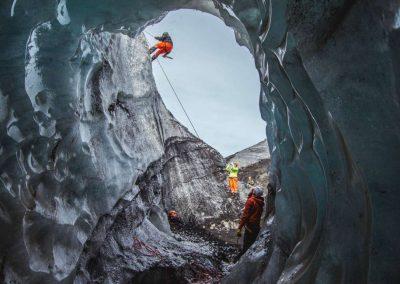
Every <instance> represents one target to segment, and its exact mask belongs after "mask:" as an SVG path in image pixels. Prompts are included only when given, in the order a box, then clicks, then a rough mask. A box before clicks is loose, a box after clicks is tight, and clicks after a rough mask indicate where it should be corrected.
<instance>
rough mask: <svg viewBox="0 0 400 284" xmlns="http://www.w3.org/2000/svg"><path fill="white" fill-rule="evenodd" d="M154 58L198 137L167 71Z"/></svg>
mask: <svg viewBox="0 0 400 284" xmlns="http://www.w3.org/2000/svg"><path fill="white" fill-rule="evenodd" d="M143 32H145V33H147V34H148V35H150V36H152V37H154V36H153V35H152V34H151V33H149V32H147V31H143ZM156 60H157V63H158V65H159V66H160V68H161V70H162V72H163V73H164V76H165V78H166V79H167V81H168V84H169V86H170V87H171V89H172V92H173V93H174V95H175V97H176V99H177V100H178V102H179V104H180V106H181V108H182V110H183V112H184V113H185V116H186V118H187V120H188V121H189V123H190V125H191V126H192V128H193V130H194V132H195V133H196V136H197V138H199V139H200V135H199V133H198V132H197V130H196V127H194V124H193V122H192V120H191V119H190V117H189V114H188V113H187V112H186V109H185V107H184V106H183V103H182V101H181V100H180V99H179V96H178V94H177V93H176V91H175V88H174V86H172V83H171V81H170V80H169V78H168V75H167V73H166V72H165V70H164V68H163V66H162V65H161V62H160V61H159V60H158V58H157V59H156Z"/></svg>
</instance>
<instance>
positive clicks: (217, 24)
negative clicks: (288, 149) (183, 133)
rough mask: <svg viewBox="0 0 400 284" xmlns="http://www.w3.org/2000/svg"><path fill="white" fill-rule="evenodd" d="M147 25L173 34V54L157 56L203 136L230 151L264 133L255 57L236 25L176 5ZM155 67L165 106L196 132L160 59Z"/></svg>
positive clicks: (223, 151) (154, 30)
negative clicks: (243, 44)
mask: <svg viewBox="0 0 400 284" xmlns="http://www.w3.org/2000/svg"><path fill="white" fill-rule="evenodd" d="M145 31H146V32H148V33H150V34H152V35H161V34H162V33H163V32H164V31H167V32H169V34H170V36H171V37H172V40H173V42H174V49H173V51H172V52H171V53H170V56H171V57H172V58H173V59H172V60H171V59H166V58H162V57H160V59H159V60H160V63H161V64H162V66H163V68H164V70H165V71H166V73H167V75H168V77H169V79H170V81H171V83H172V85H173V87H174V88H175V90H176V92H177V94H178V96H179V98H180V100H181V101H182V103H183V105H184V107H185V109H186V111H187V113H188V114H189V117H190V118H191V120H192V122H193V124H194V126H195V128H196V130H197V132H198V133H199V135H200V138H201V139H202V140H204V141H205V142H206V143H208V144H209V145H211V146H212V147H214V148H215V149H217V150H218V151H219V152H220V153H221V154H222V155H223V156H228V155H230V154H233V153H235V152H238V151H240V150H242V149H244V148H247V147H249V146H252V145H254V144H256V143H258V142H260V141H261V140H263V139H265V122H264V121H263V120H262V119H261V116H260V111H259V106H258V101H259V93H260V82H259V77H258V73H257V70H256V68H255V65H254V64H255V63H254V59H253V57H252V55H251V54H250V52H249V51H248V49H247V48H245V47H241V46H239V45H238V44H237V43H236V40H235V36H234V32H233V30H232V29H230V28H229V27H227V26H225V24H224V23H223V21H222V20H220V19H219V18H217V17H215V16H212V15H210V14H207V13H203V12H200V11H195V10H178V11H173V12H170V13H168V14H167V16H166V17H165V18H164V19H163V20H162V21H161V22H159V23H157V24H155V25H152V26H149V27H147V28H146V30H145ZM146 37H147V40H148V42H149V44H150V45H153V44H154V43H156V41H155V40H154V39H153V38H152V37H151V36H150V35H149V34H146ZM153 73H154V77H155V80H156V84H157V88H158V91H159V93H160V94H161V97H162V98H163V101H164V102H165V104H166V106H167V108H168V109H169V110H170V111H171V113H172V114H173V115H174V116H175V118H176V119H177V120H178V121H180V122H181V123H182V124H184V125H185V126H186V127H187V128H188V129H189V130H190V131H191V132H192V133H193V130H192V128H191V126H190V124H189V122H188V120H187V118H186V117H185V114H184V112H183V110H182V109H181V107H180V105H179V103H178V101H177V99H176V98H175V96H174V94H173V92H172V90H171V87H170V86H169V84H168V81H167V79H166V78H165V76H164V74H163V73H162V70H161V69H160V67H159V65H158V64H157V62H156V61H154V62H153Z"/></svg>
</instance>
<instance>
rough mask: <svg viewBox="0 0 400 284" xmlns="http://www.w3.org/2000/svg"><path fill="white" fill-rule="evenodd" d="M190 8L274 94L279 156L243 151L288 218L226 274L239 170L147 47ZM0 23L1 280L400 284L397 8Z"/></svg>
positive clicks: (97, 7)
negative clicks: (230, 181)
mask: <svg viewBox="0 0 400 284" xmlns="http://www.w3.org/2000/svg"><path fill="white" fill-rule="evenodd" d="M179 9H194V10H198V11H202V12H205V13H209V14H211V15H213V16H215V17H218V18H220V19H221V20H222V21H223V22H224V23H225V25H226V26H228V27H229V28H231V29H233V30H234V32H235V38H236V42H237V44H239V45H241V46H244V47H246V48H248V50H249V52H251V54H252V55H253V57H254V62H255V66H256V68H257V71H258V75H259V80H260V84H261V90H260V95H259V111H260V113H261V116H262V118H263V120H264V121H265V126H266V127H265V137H266V139H267V144H268V149H267V148H266V147H264V146H265V144H264V146H263V145H256V146H254V147H252V148H251V149H247V150H245V151H247V152H245V154H246V155H251V154H254V153H264V152H265V153H266V152H268V153H269V155H270V159H269V160H268V161H264V160H263V161H261V162H262V163H261V162H260V164H258V167H257V169H252V170H253V171H257V174H258V175H259V176H260V178H263V179H268V180H269V182H270V183H271V184H273V185H274V187H275V188H276V196H275V198H274V200H273V204H272V205H271V204H267V205H268V206H273V207H274V210H273V214H270V215H268V216H267V218H265V219H264V220H263V223H262V227H261V231H260V233H259V235H258V238H257V240H256V241H255V243H254V244H253V245H252V246H251V247H250V249H249V250H248V251H247V252H246V253H245V254H244V255H242V256H241V257H240V259H238V260H237V261H236V262H234V263H231V264H230V265H228V266H227V265H225V264H224V263H225V261H226V259H227V258H229V255H230V254H231V252H232V251H234V250H235V249H236V247H235V244H232V243H229V241H230V240H228V239H227V236H228V235H229V232H228V231H229V230H230V229H229V226H225V225H223V224H225V223H226V222H227V223H229V222H233V220H232V216H234V215H235V214H236V213H234V212H236V211H237V208H238V207H240V206H241V205H240V204H238V203H240V202H241V199H239V200H237V199H236V200H232V199H231V198H229V196H228V193H227V192H226V191H225V190H224V189H223V188H221V187H223V180H224V178H225V177H224V168H223V167H224V165H225V163H226V159H225V158H224V157H223V156H222V155H221V154H220V153H219V152H218V151H216V150H215V149H213V148H212V147H210V146H209V145H208V144H206V143H205V142H204V141H202V140H201V139H198V138H197V137H196V136H195V135H193V134H192V133H191V132H190V131H188V129H187V128H186V127H184V126H183V125H182V124H181V123H179V121H177V120H176V119H175V118H174V116H173V115H172V114H171V113H170V111H169V110H168V109H167V108H166V107H165V105H164V103H163V101H162V99H161V96H160V94H159V92H158V90H157V88H156V85H155V82H154V77H153V73H152V64H151V61H150V58H149V56H148V44H147V42H146V40H145V36H144V34H143V31H144V30H145V29H146V27H148V26H149V25H152V24H154V23H157V22H159V21H161V20H162V19H163V18H164V17H165V16H166V15H167V14H168V13H169V12H171V11H175V10H179ZM0 11H1V18H0V51H1V52H0V127H1V129H2V130H1V142H0V224H1V228H2V229H1V232H2V233H1V236H0V281H1V282H2V283H400V270H399V266H400V245H399V243H398V242H399V240H400V228H399V225H400V206H399V204H400V190H399V185H400V174H399V172H400V131H399V127H400V125H399V122H400V106H399V99H400V95H399V94H400V81H399V78H398V75H399V74H400V73H399V72H400V54H399V48H400V30H399V27H400V24H399V23H400V3H399V2H398V1H395V0H366V1H352V0H347V1H344V0H321V1H311V0H236V1H235V0H197V1H196V0H191V1H189V0H162V1H161V0H118V1H110V0H86V1H77V0H56V1H55V0H4V1H2V3H1V4H0ZM211 32H212V31H211ZM396 50H397V51H396ZM194 165H195V166H194ZM396 188H397V189H396ZM200 189H201V190H200ZM396 190H399V192H397V191H396ZM244 198H245V197H244ZM169 208H174V209H176V210H177V211H178V212H179V213H180V214H182V216H184V217H183V218H182V219H183V220H182V222H183V224H186V225H184V226H182V228H179V230H180V231H179V232H178V233H177V232H176V231H174V230H176V228H175V229H174V228H173V227H172V226H171V225H170V223H169V220H168V215H167V210H168V209H169ZM271 212H272V211H271ZM183 213H184V214H183ZM227 228H228V229H227Z"/></svg>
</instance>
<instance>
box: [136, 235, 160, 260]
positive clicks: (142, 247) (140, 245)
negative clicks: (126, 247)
mask: <svg viewBox="0 0 400 284" xmlns="http://www.w3.org/2000/svg"><path fill="white" fill-rule="evenodd" d="M132 248H133V249H134V250H136V251H138V252H140V253H141V254H142V255H144V256H148V257H153V256H156V257H158V258H160V259H161V260H163V259H164V257H163V256H162V255H161V253H160V251H159V250H158V249H156V248H154V247H151V246H149V245H148V244H146V243H145V242H143V241H141V240H140V239H138V238H137V237H133V244H132ZM144 251H147V252H148V253H146V252H144Z"/></svg>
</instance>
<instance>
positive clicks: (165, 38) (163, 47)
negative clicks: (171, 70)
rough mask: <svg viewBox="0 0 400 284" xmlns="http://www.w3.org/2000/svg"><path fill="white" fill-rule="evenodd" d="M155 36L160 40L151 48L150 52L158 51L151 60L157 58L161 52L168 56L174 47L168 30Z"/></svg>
mask: <svg viewBox="0 0 400 284" xmlns="http://www.w3.org/2000/svg"><path fill="white" fill-rule="evenodd" d="M154 38H155V39H156V40H159V42H158V43H157V44H156V45H154V46H153V47H152V48H150V49H149V53H150V54H152V53H153V52H155V51H157V52H156V53H154V54H153V56H152V57H151V61H153V60H155V59H156V58H157V57H158V56H160V55H161V54H163V57H167V56H168V54H170V52H171V51H172V49H173V47H174V44H173V42H172V39H171V37H170V36H169V34H168V33H167V32H165V33H163V34H162V36H156V37H154Z"/></svg>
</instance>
